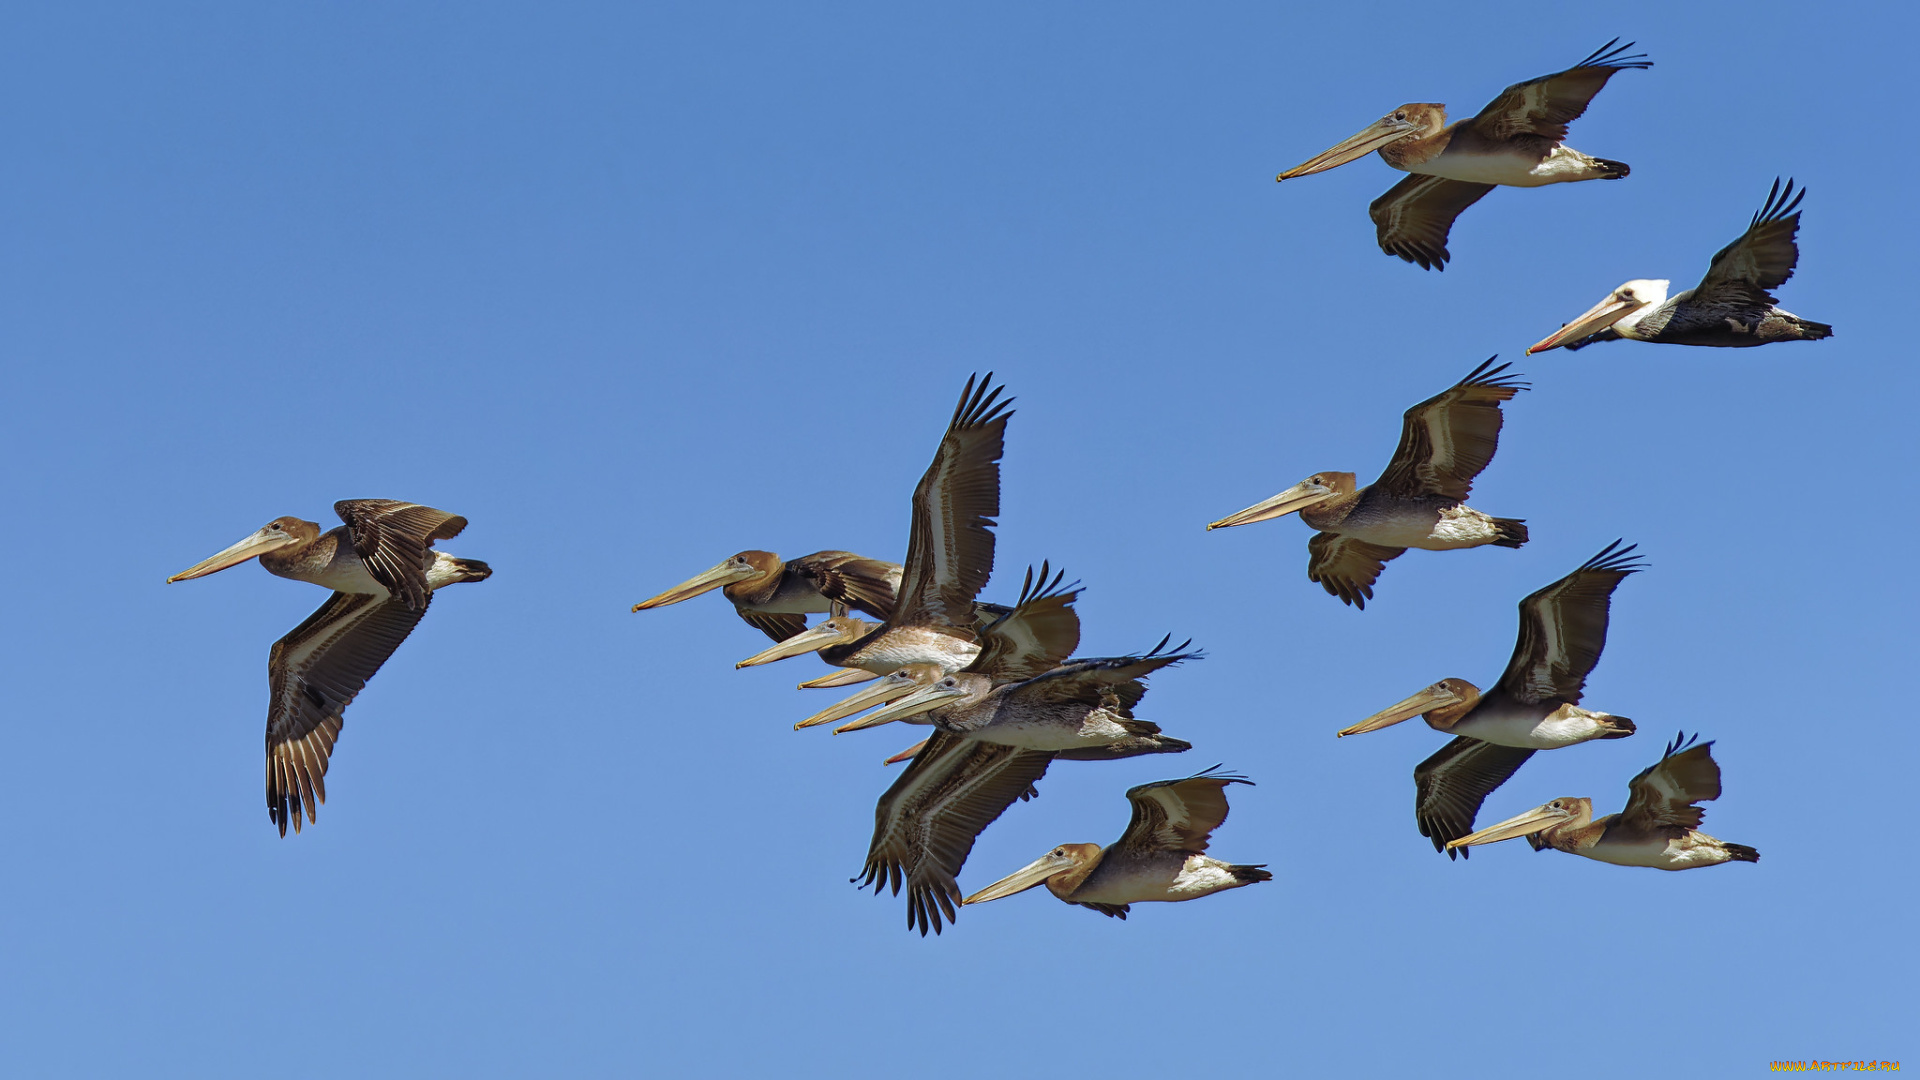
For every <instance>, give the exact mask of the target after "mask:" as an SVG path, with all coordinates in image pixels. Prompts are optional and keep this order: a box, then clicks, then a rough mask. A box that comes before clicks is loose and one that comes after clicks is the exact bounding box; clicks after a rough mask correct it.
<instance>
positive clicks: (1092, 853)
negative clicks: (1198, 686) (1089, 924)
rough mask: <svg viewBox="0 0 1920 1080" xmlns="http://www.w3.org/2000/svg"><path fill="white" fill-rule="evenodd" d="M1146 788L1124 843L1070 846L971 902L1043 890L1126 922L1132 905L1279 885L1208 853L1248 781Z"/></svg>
mask: <svg viewBox="0 0 1920 1080" xmlns="http://www.w3.org/2000/svg"><path fill="white" fill-rule="evenodd" d="M1218 768H1219V766H1215V767H1214V769H1209V770H1207V771H1206V772H1203V773H1199V774H1197V775H1195V776H1190V777H1187V778H1186V779H1184V780H1161V781H1159V782H1157V783H1152V784H1142V785H1140V786H1139V787H1136V788H1133V789H1131V790H1129V791H1128V792H1127V801H1128V802H1130V803H1132V804H1133V820H1132V821H1131V822H1130V823H1129V824H1128V826H1127V831H1126V833H1125V834H1123V835H1122V836H1121V837H1120V839H1119V840H1118V841H1116V842H1114V843H1112V844H1109V845H1107V846H1106V847H1104V848H1102V847H1101V846H1100V845H1098V844H1062V845H1060V846H1059V847H1057V848H1054V849H1053V850H1052V851H1050V852H1048V853H1047V854H1045V855H1043V856H1041V857H1040V858H1039V859H1037V860H1035V861H1034V862H1032V863H1030V864H1028V865H1027V866H1024V867H1022V868H1021V869H1019V870H1016V871H1014V872H1013V873H1011V874H1009V875H1007V876H1006V877H1004V878H1001V879H1000V880H999V881H996V882H994V883H993V884H992V885H989V886H987V887H986V888H984V889H981V890H980V891H979V892H977V893H975V894H973V895H972V896H969V897H967V899H966V901H965V903H968V904H983V903H986V902H987V901H989V900H998V899H1000V898H1002V897H1007V896H1012V895H1013V894H1015V893H1018V892H1024V891H1026V890H1028V889H1031V888H1034V887H1036V886H1039V885H1045V886H1046V887H1047V891H1048V892H1051V893H1052V894H1053V895H1054V896H1055V897H1057V898H1059V899H1061V900H1064V901H1066V902H1067V903H1069V904H1078V905H1080V906H1081V907H1088V908H1092V909H1093V910H1095V911H1098V912H1100V913H1101V914H1102V915H1108V916H1111V917H1114V918H1119V919H1124V918H1126V917H1127V912H1128V910H1129V907H1130V905H1133V904H1141V903H1151V902H1177V901H1181V900H1196V899H1198V898H1200V897H1202V896H1210V895H1212V894H1213V893H1217V892H1225V891H1226V890H1228V889H1238V888H1240V887H1242V886H1245V885H1253V884H1256V883H1258V882H1262V881H1271V880H1273V875H1272V874H1271V873H1269V872H1268V871H1267V870H1266V868H1265V867H1264V866H1253V865H1238V864H1234V863H1227V862H1221V861H1220V860H1219V859H1216V858H1213V857H1212V856H1210V855H1207V854H1206V850H1207V845H1208V843H1209V841H1210V840H1211V837H1212V834H1213V830H1215V829H1217V828H1219V827H1220V824H1221V823H1222V822H1224V821H1225V820H1226V819H1227V794H1226V789H1227V786H1228V785H1230V784H1248V785H1251V784H1252V783H1253V781H1251V780H1248V779H1247V778H1246V777H1244V776H1228V775H1223V774H1219V773H1217V772H1215V771H1214V770H1215V769H1218Z"/></svg>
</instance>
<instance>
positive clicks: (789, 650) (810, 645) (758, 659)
mask: <svg viewBox="0 0 1920 1080" xmlns="http://www.w3.org/2000/svg"><path fill="white" fill-rule="evenodd" d="M839 640H840V631H838V630H836V629H834V628H833V627H831V626H828V625H827V624H825V623H821V624H820V625H819V626H815V627H810V628H808V629H806V630H802V631H800V632H799V633H797V634H795V635H793V636H792V637H790V638H788V639H787V640H785V641H783V642H781V643H780V644H778V645H775V646H772V647H771V648H767V649H762V650H760V651H759V652H757V653H754V654H753V655H752V656H749V657H747V658H746V659H745V660H742V661H740V662H739V663H737V664H735V665H733V666H734V667H736V668H743V667H758V666H759V665H761V664H771V663H773V662H774V661H775V660H785V659H786V658H787V657H789V656H799V655H800V654H801V653H810V652H819V651H820V650H821V649H824V648H826V647H827V646H829V645H831V644H833V643H834V642H836V641H839Z"/></svg>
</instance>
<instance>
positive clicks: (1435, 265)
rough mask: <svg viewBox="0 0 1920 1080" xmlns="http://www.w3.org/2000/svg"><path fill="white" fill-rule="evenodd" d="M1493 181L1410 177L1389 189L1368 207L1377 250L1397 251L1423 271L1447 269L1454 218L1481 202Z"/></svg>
mask: <svg viewBox="0 0 1920 1080" xmlns="http://www.w3.org/2000/svg"><path fill="white" fill-rule="evenodd" d="M1493 188H1494V185H1492V184H1476V183H1472V182H1471V181H1467V180H1449V179H1447V178H1446V177H1444V176H1422V175H1418V174H1416V175H1413V176H1409V177H1407V178H1406V179H1405V180H1402V181H1400V182H1399V183H1397V184H1395V185H1393V186H1392V187H1390V188H1388V189H1387V193H1386V194H1385V195H1382V196H1380V197H1379V198H1377V199H1375V200H1373V204H1372V205H1370V206H1368V207H1367V216H1369V217H1371V218H1373V224H1374V229H1375V231H1376V232H1377V234H1378V236H1379V238H1380V250H1381V251H1384V252H1386V253H1387V254H1389V255H1398V256H1400V257H1401V258H1403V259H1405V260H1407V261H1408V262H1410V263H1419V264H1420V268H1421V269H1422V270H1445V269H1446V268H1447V260H1448V259H1451V258H1453V255H1452V254H1451V253H1449V252H1448V251H1447V234H1448V233H1450V232H1452V231H1453V219H1454V218H1457V217H1459V216H1460V212H1461V211H1462V210H1465V209H1466V208H1467V207H1469V206H1472V205H1473V204H1474V203H1477V202H1479V201H1480V199H1481V197H1482V196H1484V195H1485V194H1486V193H1487V192H1489V191H1492V190H1493Z"/></svg>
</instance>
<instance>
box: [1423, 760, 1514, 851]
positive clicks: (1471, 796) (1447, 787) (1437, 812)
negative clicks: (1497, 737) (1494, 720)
mask: <svg viewBox="0 0 1920 1080" xmlns="http://www.w3.org/2000/svg"><path fill="white" fill-rule="evenodd" d="M1533 753H1534V752H1533V751H1532V750H1527V749H1524V748H1522V747H1516V746H1498V745H1496V744H1494V743H1490V742H1481V741H1480V740H1479V739H1469V738H1467V737H1466V736H1465V735H1460V736H1456V737H1455V738H1454V739H1453V741H1452V742H1449V743H1447V745H1445V746H1443V747H1441V748H1440V750H1439V751H1438V752H1437V753H1435V754H1434V755H1433V756H1432V757H1430V758H1428V759H1427V760H1425V761H1423V762H1421V763H1420V764H1418V765H1416V766H1414V769H1413V787H1414V799H1413V818H1414V820H1415V821H1416V822H1418V823H1419V825H1420V835H1421V836H1424V837H1427V838H1428V839H1430V840H1432V841H1433V850H1435V851H1445V852H1446V853H1447V857H1448V858H1453V857H1454V856H1455V855H1459V856H1460V857H1461V858H1463V859H1464V858H1466V857H1467V854H1468V849H1466V848H1463V847H1462V848H1453V849H1451V850H1449V849H1448V848H1447V841H1449V840H1458V839H1460V838H1461V837H1463V836H1466V835H1468V834H1470V833H1472V832H1473V819H1474V816H1475V815H1476V814H1478V813H1480V804H1481V803H1483V802H1485V801H1486V800H1487V796H1488V795H1491V794H1493V792H1494V789H1496V788H1498V787H1499V786H1500V785H1501V784H1504V783H1506V782H1507V778H1508V777H1511V776H1512V775H1513V774H1514V773H1515V772H1516V771H1518V770H1519V768H1520V766H1522V765H1524V764H1526V761H1527V759H1528V758H1530V757H1532V756H1533Z"/></svg>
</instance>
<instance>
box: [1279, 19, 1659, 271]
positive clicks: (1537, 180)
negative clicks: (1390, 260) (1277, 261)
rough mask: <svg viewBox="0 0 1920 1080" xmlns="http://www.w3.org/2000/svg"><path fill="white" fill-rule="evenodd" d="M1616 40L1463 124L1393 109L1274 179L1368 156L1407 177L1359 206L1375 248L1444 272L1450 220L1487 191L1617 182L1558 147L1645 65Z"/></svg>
mask: <svg viewBox="0 0 1920 1080" xmlns="http://www.w3.org/2000/svg"><path fill="white" fill-rule="evenodd" d="M1618 43H1619V39H1618V38H1615V39H1614V40H1613V41H1609V42H1607V43H1606V44H1605V45H1603V46H1601V47H1600V48H1599V49H1597V50H1595V51H1594V53H1593V54H1592V55H1591V56H1588V57H1587V58H1586V59H1584V60H1582V61H1580V62H1579V63H1578V64H1575V65H1574V66H1573V67H1571V68H1568V69H1567V70H1566V71H1562V72H1558V73H1556V74H1553V75H1543V76H1541V77H1540V78H1537V79H1530V80H1528V81H1526V82H1523V83H1516V84H1515V85H1513V86H1509V87H1507V88H1506V90H1504V91H1502V92H1501V94H1500V96H1499V97H1497V98H1495V99H1494V100H1493V101H1492V102H1490V103H1488V105H1487V107H1486V108H1484V109H1481V110H1480V112H1479V113H1478V114H1476V115H1474V116H1472V117H1469V118H1467V119H1465V120H1459V121H1455V122H1454V123H1451V124H1449V123H1447V107H1446V106H1445V105H1439V104H1433V103H1410V104H1406V105H1402V106H1400V107H1399V108H1398V109H1395V110H1394V111H1393V112H1391V113H1388V114H1387V115H1386V116H1383V117H1381V118H1380V119H1379V120H1377V121H1375V122H1374V123H1373V124H1371V125H1369V126H1367V127H1366V128H1365V129H1364V130H1362V131H1360V132H1359V133H1358V134H1355V135H1353V136H1352V137H1350V138H1348V139H1346V140H1345V141H1343V142H1340V143H1338V144H1336V145H1335V146H1333V147H1332V148H1330V149H1328V150H1327V151H1325V152H1324V153H1321V154H1320V155H1318V156H1317V157H1314V158H1312V159H1311V160H1309V161H1307V162H1305V163H1303V164H1301V165H1298V166H1296V167H1294V168H1292V169H1288V170H1287V171H1286V172H1283V173H1281V174H1280V175H1279V176H1278V177H1277V178H1276V179H1279V180H1283V181H1284V180H1292V179H1295V178H1297V177H1301V176H1310V175H1312V174H1314V173H1318V172H1325V171H1326V170H1328V169H1332V168H1336V167H1338V166H1341V165H1345V164H1347V163H1348V162H1350V161H1357V160H1359V159H1360V158H1363V157H1365V156H1366V155H1367V154H1369V153H1372V152H1375V151H1377V152H1378V153H1379V154H1380V157H1381V158H1382V159H1383V160H1384V161H1386V163H1387V164H1388V165H1391V166H1393V167H1394V168H1396V169H1398V170H1400V171H1401V172H1404V173H1411V174H1413V175H1411V176H1409V177H1407V179H1405V180H1402V181H1401V182H1400V183H1398V184H1396V185H1394V187H1393V188H1392V189H1391V190H1389V191H1388V192H1387V193H1386V194H1385V195H1382V196H1381V197H1380V198H1378V199H1376V200H1374V202H1373V205H1372V206H1370V207H1368V214H1369V216H1371V217H1372V218H1373V222H1374V225H1375V226H1376V228H1377V230H1378V233H1379V241H1380V249H1381V250H1382V251H1384V252H1386V253H1387V254H1389V255H1398V256H1399V257H1400V258H1402V259H1405V260H1406V261H1407V262H1411V263H1417V264H1419V265H1420V266H1421V267H1423V268H1425V269H1429V270H1444V269H1446V265H1447V261H1448V260H1449V259H1450V258H1451V257H1452V256H1451V254H1450V253H1449V252H1448V251H1447V234H1448V232H1449V231H1450V230H1451V229H1452V227H1453V221H1454V219H1455V218H1456V217H1458V216H1459V215H1460V212H1461V211H1463V210H1465V209H1466V208H1467V207H1469V206H1472V205H1473V204H1474V203H1476V202H1478V201H1479V200H1480V198H1481V197H1482V196H1484V195H1486V193H1487V192H1489V191H1492V190H1493V189H1494V188H1495V187H1500V186H1504V187H1543V186H1545V185H1547V184H1564V183H1571V182H1575V181H1580V180H1619V179H1622V178H1624V177H1625V176H1627V174H1628V173H1629V172H1630V171H1631V170H1630V169H1628V167H1627V165H1626V163H1624V162H1619V161H1610V160H1608V159H1606V158H1597V157H1593V156H1592V155H1589V154H1583V153H1581V152H1580V151H1578V150H1575V149H1574V148H1572V147H1570V146H1568V145H1566V142H1565V140H1566V137H1567V125H1568V124H1569V123H1571V122H1573V121H1574V120H1576V119H1578V118H1579V116H1580V115H1581V114H1582V113H1584V112H1586V111H1587V103H1588V102H1590V101H1592V100H1593V97H1594V95H1596V94H1598V93H1599V92H1600V90H1601V88H1602V87H1604V86H1606V84H1607V80H1608V79H1611V78H1612V77H1613V76H1614V74H1615V73H1616V72H1620V71H1625V70H1628V69H1633V68H1648V67H1652V66H1653V65H1652V63H1651V62H1650V61H1648V60H1646V59H1645V58H1644V57H1642V56H1628V55H1625V53H1626V51H1627V50H1628V49H1630V48H1632V47H1633V45H1632V43H1631V42H1629V43H1628V44H1626V45H1621V46H1619V47H1618V48H1615V46H1616V45H1618Z"/></svg>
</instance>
